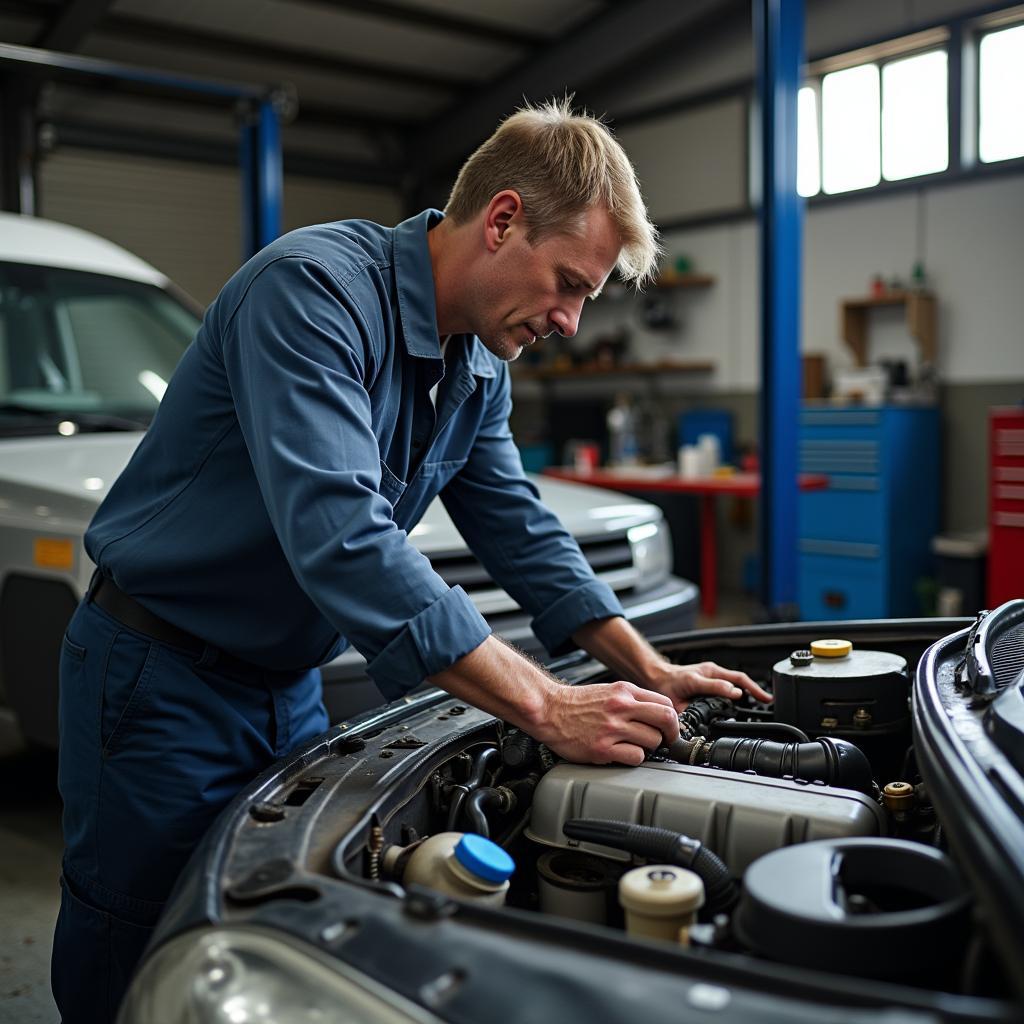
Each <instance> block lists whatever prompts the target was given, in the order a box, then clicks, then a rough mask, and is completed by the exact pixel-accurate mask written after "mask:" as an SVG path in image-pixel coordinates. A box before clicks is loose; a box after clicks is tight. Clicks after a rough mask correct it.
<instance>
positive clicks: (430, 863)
mask: <svg viewBox="0 0 1024 1024" xmlns="http://www.w3.org/2000/svg"><path fill="white" fill-rule="evenodd" d="M515 869H516V865H515V861H513V860H512V858H511V857H510V856H509V855H508V854H507V853H506V852H505V851H504V850H503V849H502V848H501V847H500V846H498V844H497V843H493V842H491V840H490V839H485V838H484V837H483V836H478V835H475V834H474V833H472V832H466V833H463V832H438V833H437V834H436V835H433V836H430V837H429V838H428V839H424V840H423V842H422V843H420V845H419V846H417V847H416V849H415V850H414V851H413V852H412V855H411V856H410V857H409V862H408V864H406V866H405V870H404V871H403V872H402V883H403V884H404V885H412V884H415V885H423V886H426V887H427V888H428V889H435V890H437V891H438V892H443V893H447V894H448V895H449V896H455V897H457V898H458V899H462V900H467V899H471V900H478V901H479V902H482V903H496V904H499V905H500V904H502V903H504V902H505V895H506V894H507V893H508V886H509V882H508V880H509V878H510V877H511V876H512V873H513V872H514V871H515Z"/></svg>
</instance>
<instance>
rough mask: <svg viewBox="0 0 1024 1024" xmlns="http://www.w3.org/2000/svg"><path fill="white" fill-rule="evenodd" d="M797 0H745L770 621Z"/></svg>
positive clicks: (793, 421)
mask: <svg viewBox="0 0 1024 1024" xmlns="http://www.w3.org/2000/svg"><path fill="white" fill-rule="evenodd" d="M803 7H804V5H803V0H753V14H754V38H755V44H756V47H757V97H758V106H759V110H760V125H759V128H760V131H759V138H760V149H759V157H760V165H761V166H760V171H761V179H760V180H761V196H760V206H759V226H760V246H759V255H760V264H761V265H760V278H761V407H760V426H761V600H762V603H763V604H764V608H765V611H766V612H767V614H768V615H769V616H770V617H772V618H776V619H778V618H794V617H795V615H794V612H795V610H796V602H797V536H798V524H797V514H798V510H797V469H798V458H797V434H798V425H799V412H800V396H801V367H800V289H801V278H802V270H803V266H802V259H801V251H802V241H803V240H802V235H801V232H802V228H803V200H802V199H801V198H800V197H799V196H798V195H797V191H796V167H797V137H796V132H797V93H798V91H799V89H800V83H801V74H802V68H803V60H804V56H803V34H804V31H803V30H804V11H803Z"/></svg>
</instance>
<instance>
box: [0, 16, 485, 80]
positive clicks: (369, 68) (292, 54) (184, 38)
mask: <svg viewBox="0 0 1024 1024" xmlns="http://www.w3.org/2000/svg"><path fill="white" fill-rule="evenodd" d="M112 2H113V0H77V3H82V4H99V3H104V4H105V6H109V5H110V4H111V3H112ZM57 9H58V4H56V3H54V2H52V0H0V13H4V14H15V15H29V16H30V17H38V18H47V17H50V16H51V15H53V14H54V13H55V12H56V11H57ZM102 32H103V34H104V35H105V36H110V37H112V38H118V39H122V40H124V41H126V42H144V43H156V44H163V45H165V46H172V47H180V48H182V49H188V50H192V51H195V52H201V53H213V54H215V55H218V56H226V57H236V58H243V59H244V58H250V59H254V60H259V61H266V62H269V63H274V64H282V65H292V66H293V67H296V68H303V69H305V68H311V69H313V70H315V71H322V72H325V73H327V74H335V75H356V76H363V77H367V78H372V79H374V80H377V81H380V82H383V83H386V84H397V85H408V86H411V87H413V88H416V89H424V88H426V89H436V90H441V91H444V92H448V93H451V92H452V91H455V90H462V89H466V88H468V87H470V86H475V85H477V84H478V82H477V79H476V78H475V77H474V76H472V75H467V74H465V73H459V72H457V71H452V70H431V71H423V70H419V69H416V70H413V69H410V68H403V67H401V66H400V65H389V64H380V63H377V62H373V61H365V60H359V59H357V58H353V57H342V56H339V57H334V56H331V55H330V54H326V53H323V52H316V51H311V50H309V49H308V48H306V47H298V46H282V45H280V44H276V43H273V44H270V43H261V42H258V41H257V40H251V39H247V38H246V37H244V36H238V35H233V34H229V33H224V32H215V31H212V30H205V29H203V30H199V29H191V28H184V27H182V26H180V25H174V24H171V23H168V22H161V21H152V20H150V19H148V18H137V17H133V16H131V15H125V14H113V15H109V16H108V17H106V18H104V19H103V24H102Z"/></svg>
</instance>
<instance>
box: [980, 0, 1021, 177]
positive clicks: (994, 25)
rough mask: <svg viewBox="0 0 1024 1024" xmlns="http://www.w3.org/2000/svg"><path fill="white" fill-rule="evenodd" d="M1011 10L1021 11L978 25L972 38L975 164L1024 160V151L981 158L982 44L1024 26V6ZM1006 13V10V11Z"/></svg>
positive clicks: (983, 165)
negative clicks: (992, 37) (996, 158)
mask: <svg viewBox="0 0 1024 1024" xmlns="http://www.w3.org/2000/svg"><path fill="white" fill-rule="evenodd" d="M1009 11H1019V16H1018V17H1015V18H1012V19H1009V18H1007V19H1000V18H999V17H994V18H991V19H989V20H987V21H985V22H982V23H981V24H980V25H978V26H977V27H976V28H975V30H974V32H973V33H972V38H971V42H970V45H971V49H972V53H971V60H972V65H971V90H970V100H971V105H972V107H973V110H972V124H973V128H972V136H973V137H972V139H971V148H970V151H969V152H970V153H971V154H972V155H973V164H974V165H977V166H978V167H979V168H980V167H998V166H1001V165H1003V164H1006V163H1010V162H1012V161H1014V160H1019V161H1024V153H1022V154H1021V155H1019V156H1009V157H1004V158H1003V159H1001V160H982V159H981V44H982V41H983V40H984V39H985V38H986V37H987V36H991V35H995V34H996V33H997V32H1005V31H1006V30H1007V29H1011V28H1021V27H1024V7H1021V8H1010V9H1009ZM1004 13H1005V12H1004Z"/></svg>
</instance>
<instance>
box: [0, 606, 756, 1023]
mask: <svg viewBox="0 0 1024 1024" xmlns="http://www.w3.org/2000/svg"><path fill="white" fill-rule="evenodd" d="M755 608H756V603H755V602H753V601H752V600H748V599H746V598H742V597H739V596H737V595H728V594H725V595H722V600H721V602H720V606H719V610H718V614H717V615H716V616H715V617H714V618H713V619H709V618H707V617H706V616H704V615H701V616H699V617H698V628H700V629H707V628H710V627H714V626H733V625H741V624H743V623H746V622H750V621H751V614H752V612H753V610H754V609H755ZM5 714H6V713H5V712H4V711H2V710H0V1024H52V1022H55V1021H57V1020H58V1015H57V1007H56V1006H55V1004H54V1002H53V996H52V995H51V994H50V950H51V948H52V942H53V924H54V921H55V920H56V918H57V908H58V906H59V903H60V890H59V888H58V884H57V879H58V876H59V874H60V858H61V852H62V850H63V839H62V836H61V830H60V815H61V802H60V797H59V796H58V794H57V755H56V753H53V752H47V751H36V750H32V751H30V750H26V749H25V748H24V746H23V745H22V744H21V743H20V741H19V740H18V739H17V734H16V730H15V729H14V727H13V724H12V723H11V721H10V720H9V719H7V718H5V717H4V716H5Z"/></svg>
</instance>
